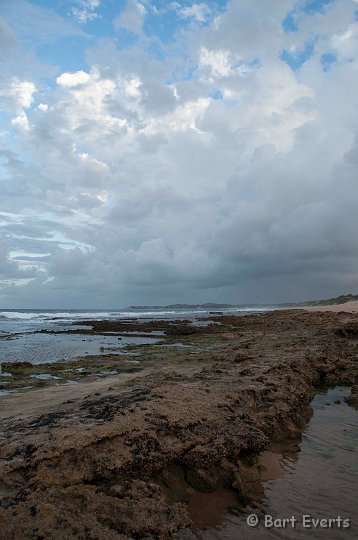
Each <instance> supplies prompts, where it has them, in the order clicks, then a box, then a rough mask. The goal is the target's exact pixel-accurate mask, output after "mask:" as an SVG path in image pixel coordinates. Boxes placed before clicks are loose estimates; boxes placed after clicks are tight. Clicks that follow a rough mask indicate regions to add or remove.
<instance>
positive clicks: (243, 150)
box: [0, 0, 358, 309]
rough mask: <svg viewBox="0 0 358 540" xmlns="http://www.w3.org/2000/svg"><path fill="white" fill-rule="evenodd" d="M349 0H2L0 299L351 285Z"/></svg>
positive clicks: (169, 298)
mask: <svg viewBox="0 0 358 540" xmlns="http://www.w3.org/2000/svg"><path fill="white" fill-rule="evenodd" d="M357 38H358V0H217V1H215V0H207V1H200V0H198V1H197V2H193V1H192V0H177V1H172V2H171V1H170V0H169V1H164V0H153V1H152V0H127V1H126V0H0V307H2V308H40V309H41V308H60V309H61V308H74V309H75V308H93V309H94V308H104V307H106V308H113V309H116V308H118V307H121V306H126V305H129V304H142V305H143V304H149V305H159V304H169V303H179V302H180V303H203V302H219V303H220V302H226V303H233V304H236V303H258V302H259V303H270V302H288V301H301V300H307V299H313V298H325V297H332V296H336V295H339V294H346V293H350V292H352V293H358V240H357V233H358V173H357V169H358V84H357V83H358V71H357V60H358V43H357Z"/></svg>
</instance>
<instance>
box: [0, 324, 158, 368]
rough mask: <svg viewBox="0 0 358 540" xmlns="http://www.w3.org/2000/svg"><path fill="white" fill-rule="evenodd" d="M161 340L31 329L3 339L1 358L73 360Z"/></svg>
mask: <svg viewBox="0 0 358 540" xmlns="http://www.w3.org/2000/svg"><path fill="white" fill-rule="evenodd" d="M158 341H160V340H159V339H158V338H157V337H156V338H149V337H145V338H144V337H134V336H133V337H131V336H123V337H121V338H120V339H119V338H118V337H117V336H102V335H94V334H92V335H84V334H67V333H65V332H63V333H61V332H59V333H57V334H39V333H28V334H20V335H13V336H12V337H11V339H0V364H1V362H31V363H33V364H43V363H46V362H57V361H58V360H70V359H72V358H77V357H79V356H87V355H100V354H111V353H116V352H124V351H123V349H124V348H125V346H126V345H142V344H155V343H158Z"/></svg>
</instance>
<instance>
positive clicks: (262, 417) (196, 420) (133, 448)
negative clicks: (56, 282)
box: [0, 311, 358, 539]
mask: <svg viewBox="0 0 358 540" xmlns="http://www.w3.org/2000/svg"><path fill="white" fill-rule="evenodd" d="M211 320H212V321H213V322H212V323H211V324H209V325H207V326H200V327H198V326H197V327H191V326H190V324H189V323H188V322H186V323H183V321H177V322H173V321H171V322H170V323H169V322H168V321H164V322H163V321H150V323H148V322H147V323H143V326H142V323H140V322H138V321H134V322H133V324H132V323H129V322H126V323H116V322H114V321H109V322H107V323H106V321H99V322H98V323H97V322H93V321H91V322H90V323H88V324H91V326H92V331H101V332H106V331H111V332H112V331H118V332H122V331H138V332H142V331H144V332H147V331H154V330H156V331H158V330H160V331H164V332H165V334H166V337H165V339H163V343H162V344H156V345H150V346H147V345H146V346H142V347H137V348H136V352H137V353H140V354H139V356H138V357H137V356H136V358H138V359H139V360H140V362H141V363H142V368H141V371H138V372H131V373H117V374H116V375H111V376H109V377H107V378H106V379H105V380H102V379H101V380H99V379H96V378H93V377H92V378H91V377H89V378H88V379H86V378H83V381H84V382H82V383H81V384H78V385H74V386H73V387H72V388H71V389H69V388H62V389H61V388H59V387H57V388H56V387H54V386H53V383H52V386H51V384H50V383H49V384H48V385H47V386H46V387H45V388H41V389H37V390H33V391H29V392H23V393H17V394H13V395H11V396H7V397H5V398H2V401H1V402H0V407H1V410H0V418H1V433H0V495H1V502H0V538H4V539H5V538H6V539H15V538H16V539H21V538H46V539H51V538H83V539H84V538H86V539H87V538H93V539H95V538H96V539H102V538H103V539H104V538H106V539H107V538H110V539H111V538H116V539H118V538H119V539H126V538H158V539H165V538H179V537H182V538H184V537H191V536H190V534H191V533H190V519H189V514H188V511H187V507H186V486H188V485H189V486H191V488H194V489H196V490H199V491H203V492H210V491H213V490H215V489H217V488H221V487H228V488H231V489H233V490H235V491H236V492H237V495H238V497H239V498H241V499H242V500H244V499H245V497H246V496H247V489H246V483H247V482H248V481H250V479H249V476H250V474H251V475H252V474H254V473H255V471H256V469H255V468H254V467H253V468H252V470H251V469H250V465H252V464H255V456H256V455H257V454H258V453H259V452H261V451H262V450H264V449H265V448H266V447H268V445H269V444H270V442H272V441H280V440H282V439H284V438H285V439H287V438H288V437H292V438H294V437H296V436H297V435H299V434H300V432H301V431H302V429H303V427H304V425H305V424H306V422H307V421H308V420H309V418H310V415H311V408H310V405H309V403H310V400H311V398H312V396H313V395H314V393H315V389H316V388H317V387H319V386H321V385H323V384H336V383H340V384H342V383H343V384H347V385H350V386H353V390H352V395H356V386H354V384H356V381H357V374H358V348H357V347H356V343H355V335H356V334H355V329H356V328H357V323H358V318H357V316H356V315H354V314H347V313H306V312H299V311H287V312H283V311H281V312H272V313H269V314H260V315H252V316H247V317H236V316H216V315H211ZM81 324H83V323H81ZM124 324H125V325H126V326H125V328H126V330H124V327H123V325H124ZM148 325H149V326H148ZM193 328H195V329H194V331H193V332H192V329H193ZM178 342H180V344H181V345H185V347H177V346H176V345H177V344H178ZM163 344H165V347H164V346H163ZM102 360H103V359H102ZM86 362H88V360H86ZM77 367H78V366H77ZM29 368H30V366H22V367H20V366H19V367H18V369H29ZM178 534H179V536H178ZM180 535H181V536H180ZM188 535H189V536H188Z"/></svg>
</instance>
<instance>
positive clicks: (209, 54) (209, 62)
mask: <svg viewBox="0 0 358 540" xmlns="http://www.w3.org/2000/svg"><path fill="white" fill-rule="evenodd" d="M199 62H200V65H201V66H203V67H208V68H209V69H210V72H211V74H212V75H213V76H214V77H227V76H228V75H229V74H230V71H231V62H230V52H229V51H227V50H226V51H225V50H216V51H213V50H208V49H207V48H206V47H202V48H201V49H200V56H199Z"/></svg>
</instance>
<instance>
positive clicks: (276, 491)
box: [194, 387, 358, 540]
mask: <svg viewBox="0 0 358 540" xmlns="http://www.w3.org/2000/svg"><path fill="white" fill-rule="evenodd" d="M349 394H350V390H349V389H348V388H342V387H336V388H335V389H330V390H328V392H326V393H322V394H318V395H317V396H316V397H315V398H314V400H313V401H312V403H311V405H312V407H313V411H314V414H313V417H312V419H311V421H310V422H309V424H308V426H307V428H306V429H305V431H304V433H303V436H302V442H301V443H300V449H301V451H300V452H299V453H297V454H293V455H292V454H289V455H286V454H285V456H286V457H284V456H283V455H282V454H278V453H276V454H275V452H271V453H270V454H271V459H273V460H274V461H275V466H276V467H278V469H279V470H276V472H275V474H274V475H273V476H275V477H276V479H272V480H267V481H265V482H263V485H262V489H263V495H264V499H263V503H262V505H261V509H260V511H258V510H255V509H252V510H249V512H248V514H244V513H243V512H237V511H236V512H235V514H236V515H233V514H232V513H230V512H229V511H228V507H230V506H231V507H234V508H235V507H236V508H239V506H238V505H237V503H236V504H235V500H234V495H233V494H231V498H230V496H229V494H228V490H226V492H225V493H224V494H221V499H220V502H218V499H217V497H218V496H219V497H220V493H217V494H215V495H214V496H212V495H208V494H205V496H204V500H202V501H198V502H197V506H199V507H200V509H201V513H200V512H198V511H197V510H198V509H196V514H195V508H194V514H195V515H196V518H197V519H198V516H199V517H200V519H199V520H198V521H197V524H196V525H197V529H196V536H197V538H200V539H203V540H224V539H225V540H233V539H238V538H240V539H249V540H256V539H259V540H261V539H266V538H280V539H286V538H292V539H296V538H302V537H303V536H304V537H306V538H320V539H325V538H331V539H334V540H335V539H353V538H358V503H357V501H358V411H356V410H355V409H353V408H351V407H349V406H348V405H347V404H346V403H345V402H344V401H343V400H344V397H345V396H347V395H349ZM338 401H339V403H336V402H338ZM270 469H271V470H272V467H270ZM205 497H206V500H205ZM215 498H216V500H217V502H218V504H216V505H215ZM222 498H226V499H227V500H226V501H225V502H226V504H225V505H224V506H225V508H224V509H223V508H222V506H223V505H222V504H221V503H222ZM249 514H256V515H257V518H258V520H259V524H258V526H256V527H249V526H248V524H247V516H248V515H249ZM265 515H266V517H265ZM303 515H307V516H310V517H307V518H305V523H303V519H304V518H303ZM271 518H272V519H271ZM277 518H278V519H279V521H277V522H276V525H277V526H276V527H271V526H270V527H268V526H266V527H265V526H264V525H265V520H266V525H271V524H272V520H273V519H277ZM283 518H286V519H288V520H290V521H286V523H284V522H283ZM329 518H331V519H335V520H336V521H335V522H331V524H330V525H329V523H328V522H327V523H325V522H321V523H320V524H317V523H315V522H314V521H313V519H315V520H317V519H327V520H328V519H329ZM205 519H206V528H204V525H203V520H205ZM339 519H341V520H344V519H349V521H350V527H349V528H344V527H343V525H344V523H343V521H341V522H340V526H339V525H338V521H339ZM294 520H296V521H294ZM346 524H347V523H346ZM284 525H285V526H284ZM315 525H316V526H315ZM317 525H318V526H317Z"/></svg>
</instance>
